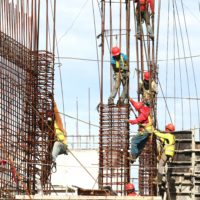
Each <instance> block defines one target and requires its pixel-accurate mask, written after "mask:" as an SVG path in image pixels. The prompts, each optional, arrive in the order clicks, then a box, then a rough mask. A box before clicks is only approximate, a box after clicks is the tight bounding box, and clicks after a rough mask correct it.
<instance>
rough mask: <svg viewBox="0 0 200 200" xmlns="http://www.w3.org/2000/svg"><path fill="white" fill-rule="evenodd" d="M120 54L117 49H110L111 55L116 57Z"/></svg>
mask: <svg viewBox="0 0 200 200" xmlns="http://www.w3.org/2000/svg"><path fill="white" fill-rule="evenodd" d="M119 54H120V48H119V47H113V48H112V55H113V56H118V55H119Z"/></svg>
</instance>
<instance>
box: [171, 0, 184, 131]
mask: <svg viewBox="0 0 200 200" xmlns="http://www.w3.org/2000/svg"><path fill="white" fill-rule="evenodd" d="M174 2H175V1H174V0H173V3H174ZM174 16H176V15H174ZM174 19H175V27H176V29H175V33H176V42H177V44H176V46H177V51H178V57H180V50H179V40H178V38H179V37H178V31H177V25H176V23H177V22H176V20H177V18H175V17H174ZM178 67H179V78H180V93H181V116H182V130H183V129H184V128H183V127H184V112H183V88H182V84H183V82H182V70H181V62H180V60H178ZM176 99H177V97H176Z"/></svg>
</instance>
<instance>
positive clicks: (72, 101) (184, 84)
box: [55, 0, 200, 135]
mask: <svg viewBox="0 0 200 200" xmlns="http://www.w3.org/2000/svg"><path fill="white" fill-rule="evenodd" d="M168 2H170V8H169V13H170V14H169V22H168ZM172 2H173V1H161V14H160V29H159V41H158V47H159V48H158V60H161V61H158V66H159V80H160V83H161V87H162V90H163V92H164V95H166V96H177V97H180V96H181V93H182V96H184V97H189V96H190V97H196V91H195V82H194V74H195V78H196V80H198V79H197V78H198V75H199V68H198V63H199V57H195V58H194V59H193V69H194V71H193V70H192V67H191V65H192V63H191V59H187V60H186V61H185V60H184V59H182V60H180V62H178V60H176V61H173V59H174V57H184V56H188V57H189V56H190V49H189V47H188V41H187V34H188V36H189V40H190V41H189V43H190V48H191V54H192V55H194V56H196V55H200V53H199V39H198V37H199V31H200V30H197V28H196V27H197V25H199V23H200V20H199V16H200V12H199V8H198V1H195V3H193V4H191V3H189V2H188V1H186V0H183V1H182V2H183V5H184V12H185V16H186V18H185V19H184V17H183V14H182V12H183V11H182V9H181V1H177V4H176V5H177V8H178V9H177V10H178V13H179V14H177V11H176V9H174V10H175V11H174V13H173V8H172ZM98 3H99V1H95V0H93V5H94V14H95V28H96V34H95V29H94V18H93V9H92V0H85V1H83V0H76V1H65V0H59V1H57V16H56V19H57V20H56V35H57V41H58V49H59V56H60V57H61V59H60V60H58V59H57V60H56V62H57V63H58V62H61V63H62V66H61V67H60V68H59V67H58V66H59V65H58V64H57V65H56V66H55V72H56V73H55V99H56V102H57V103H58V106H59V109H60V112H63V102H62V92H63V94H64V106H65V111H64V112H65V113H66V114H67V115H69V116H72V117H74V118H76V117H77V116H78V117H79V119H81V120H84V121H89V110H90V120H91V123H92V124H95V125H98V124H99V114H98V112H97V111H96V106H97V105H98V103H99V98H100V97H99V96H100V94H99V93H100V92H99V75H98V63H97V61H85V60H76V59H62V57H67V58H70V57H71V58H82V59H86V60H87V59H92V60H96V59H97V51H96V44H97V45H99V44H100V39H97V38H96V36H97V35H98V34H100V33H101V18H100V12H99V7H98V6H100V3H99V4H98ZM117 6H118V4H113V16H114V17H113V19H114V20H115V19H116V21H117V19H118V14H117V11H115V10H116V8H117ZM131 6H132V4H131ZM107 7H108V5H107ZM155 10H156V11H155V12H156V13H157V11H158V5H157V3H156V7H155ZM106 12H107V13H108V10H106ZM131 16H133V13H131ZM157 17H158V14H155V22H156V23H157ZM106 19H107V20H106V28H108V26H109V23H108V21H109V19H108V17H106ZM173 19H176V21H175V20H173ZM114 20H113V27H114V28H115V27H116V28H117V27H118V21H117V22H116V23H115V21H114ZM131 20H132V21H131V24H133V23H134V22H133V17H132V18H131ZM184 20H185V21H186V26H187V32H186V29H185V28H184V27H185V22H184ZM179 23H180V27H181V29H182V30H180V28H179ZM123 25H124V24H123ZM131 26H132V30H131V47H130V48H131V49H130V60H131V63H130V69H131V74H130V96H132V97H136V95H137V93H136V91H137V88H136V74H135V68H136V63H135V62H133V61H135V55H136V53H135V38H134V36H133V35H134V28H133V25H131ZM175 26H176V27H177V28H176V30H177V31H174V30H175V29H174V27H175ZM168 27H169V29H168ZM155 31H157V26H156V29H155ZM167 34H169V36H167ZM181 34H182V35H181ZM167 38H168V41H167ZM108 39H109V38H108ZM123 41H124V38H123ZM182 41H184V42H182ZM113 43H114V44H118V39H116V38H114V39H113ZM123 44H124V43H123ZM167 45H168V47H167ZM109 48H110V47H108V45H107V44H105V54H104V56H105V60H106V61H109V56H110V54H109ZM167 48H168V54H167ZM183 49H184V51H183ZM122 51H125V45H122ZM98 55H99V58H100V56H101V48H100V47H98ZM167 55H168V56H167ZM167 57H168V59H170V60H169V61H168V63H167V62H166V61H163V60H166V59H167ZM109 67H110V65H109V62H105V63H104V92H103V96H104V99H103V101H104V103H107V98H108V96H109V93H110V74H109ZM167 68H168V72H167ZM60 73H61V76H62V79H60ZM167 73H168V74H167ZM166 74H167V75H166ZM180 74H181V78H180ZM60 80H62V88H61V82H60ZM166 81H167V82H166ZM166 83H167V87H166ZM174 83H176V84H174ZM188 85H189V86H188ZM198 86H199V83H198V82H197V83H196V87H198ZM188 88H189V90H188ZM89 91H90V108H89ZM189 93H190V94H189ZM159 96H160V97H163V94H162V92H161V88H160V86H159ZM198 96H199V95H198ZM166 101H167V106H168V109H169V112H170V116H171V118H172V121H173V122H174V123H175V124H177V128H178V129H182V128H183V129H188V128H189V127H190V125H192V127H194V126H195V127H197V126H198V121H197V120H196V119H192V121H193V122H192V124H190V123H189V121H190V120H189V119H188V116H190V115H194V113H195V115H198V114H197V109H196V108H195V106H197V101H193V100H191V101H190V104H191V105H189V103H188V102H189V101H188V100H184V106H183V105H182V101H180V100H179V101H178V100H177V101H176V103H174V102H175V101H174V100H173V99H171V100H170V99H167V100H166ZM165 104H166V103H165V100H163V99H161V100H159V101H158V109H159V110H158V116H159V118H160V116H161V118H160V119H162V120H160V121H159V122H158V124H159V128H161V129H162V128H164V125H165V123H166V122H169V121H170V116H169V114H167V112H165V113H166V114H165V117H164V113H163V110H165V108H164V107H166V105H165ZM185 105H186V106H185ZM182 107H184V108H183V109H182ZM189 107H191V110H192V111H191V112H192V114H188V113H190V112H189ZM77 108H78V109H77ZM160 111H161V112H160ZM180 111H181V112H180ZM183 114H184V117H183V118H184V120H182V117H181V116H182V115H183ZM132 117H133V116H132ZM64 121H65V122H66V129H67V131H68V134H69V135H75V134H77V131H78V134H80V135H85V134H88V133H89V126H88V124H84V123H82V122H78V125H77V121H76V120H75V119H71V118H69V117H65V120H64ZM77 127H78V130H77ZM91 134H98V128H95V127H91Z"/></svg>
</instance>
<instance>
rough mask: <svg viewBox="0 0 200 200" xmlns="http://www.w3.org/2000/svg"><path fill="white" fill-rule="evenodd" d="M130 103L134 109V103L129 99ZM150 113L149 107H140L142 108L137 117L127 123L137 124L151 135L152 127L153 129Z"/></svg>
mask: <svg viewBox="0 0 200 200" xmlns="http://www.w3.org/2000/svg"><path fill="white" fill-rule="evenodd" d="M130 102H131V104H132V105H133V107H134V103H133V101H132V100H131V99H130ZM150 112H151V109H150V108H149V107H147V106H142V108H140V110H139V116H138V117H137V118H136V119H134V120H131V119H129V120H128V122H129V123H131V124H132V125H134V124H138V125H139V126H141V127H142V128H143V129H144V130H145V131H147V132H148V133H152V132H153V131H154V127H153V120H152V118H151V116H150Z"/></svg>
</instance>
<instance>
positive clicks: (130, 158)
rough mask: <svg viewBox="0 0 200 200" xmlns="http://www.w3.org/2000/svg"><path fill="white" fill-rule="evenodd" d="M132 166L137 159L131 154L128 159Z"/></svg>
mask: <svg viewBox="0 0 200 200" xmlns="http://www.w3.org/2000/svg"><path fill="white" fill-rule="evenodd" d="M127 159H128V160H129V161H130V163H131V164H133V163H134V162H135V161H136V159H137V158H136V157H135V156H133V155H132V154H131V153H129V157H128V158H127Z"/></svg>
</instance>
